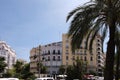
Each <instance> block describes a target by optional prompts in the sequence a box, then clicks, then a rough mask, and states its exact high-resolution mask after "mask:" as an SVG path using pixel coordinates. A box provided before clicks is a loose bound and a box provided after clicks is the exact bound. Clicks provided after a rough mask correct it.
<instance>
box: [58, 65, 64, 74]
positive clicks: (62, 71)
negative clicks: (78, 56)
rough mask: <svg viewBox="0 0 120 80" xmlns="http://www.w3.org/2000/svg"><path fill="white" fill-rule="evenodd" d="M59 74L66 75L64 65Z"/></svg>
mask: <svg viewBox="0 0 120 80" xmlns="http://www.w3.org/2000/svg"><path fill="white" fill-rule="evenodd" d="M59 74H65V66H63V65H61V66H60V68H59Z"/></svg>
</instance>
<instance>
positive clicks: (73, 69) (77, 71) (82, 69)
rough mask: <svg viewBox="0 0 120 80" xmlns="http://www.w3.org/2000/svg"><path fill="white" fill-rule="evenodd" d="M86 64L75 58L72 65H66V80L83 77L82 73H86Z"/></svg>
mask: <svg viewBox="0 0 120 80" xmlns="http://www.w3.org/2000/svg"><path fill="white" fill-rule="evenodd" d="M85 65H86V64H85V63H83V62H82V61H81V60H79V59H77V60H76V63H75V64H73V66H68V68H67V80H73V79H79V80H82V79H83V74H85V73H86V67H87V66H85Z"/></svg>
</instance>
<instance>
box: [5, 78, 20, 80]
mask: <svg viewBox="0 0 120 80" xmlns="http://www.w3.org/2000/svg"><path fill="white" fill-rule="evenodd" d="M7 80H19V79H18V78H7Z"/></svg>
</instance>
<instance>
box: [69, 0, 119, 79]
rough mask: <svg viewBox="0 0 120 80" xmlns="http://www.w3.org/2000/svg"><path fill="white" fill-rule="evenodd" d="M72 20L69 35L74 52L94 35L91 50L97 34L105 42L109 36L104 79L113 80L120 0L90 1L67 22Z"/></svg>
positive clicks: (71, 14)
mask: <svg viewBox="0 0 120 80" xmlns="http://www.w3.org/2000/svg"><path fill="white" fill-rule="evenodd" d="M70 18H73V19H72V21H71V25H70V28H69V31H68V35H69V37H71V45H72V50H75V49H76V48H79V47H80V44H81V43H82V40H83V38H85V37H86V40H88V39H89V37H90V36H91V34H92V39H91V40H90V44H89V49H90V50H91V49H92V46H91V45H92V42H93V40H94V38H95V36H96V34H97V33H99V32H101V36H102V41H103V42H104V38H105V37H106V34H107V33H108V34H109V41H108V44H107V52H106V65H105V75H104V79H105V80H113V65H114V55H115V31H116V30H119V29H118V28H119V26H120V0H90V1H89V2H88V3H86V4H84V6H79V7H77V8H76V9H74V10H73V11H71V12H70V13H69V15H68V16H67V21H68V20H69V19H70ZM103 42H102V43H103ZM86 44H87V43H86ZM86 48H88V47H86Z"/></svg>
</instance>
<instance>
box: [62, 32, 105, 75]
mask: <svg viewBox="0 0 120 80" xmlns="http://www.w3.org/2000/svg"><path fill="white" fill-rule="evenodd" d="M91 38H92V37H91V36H90V37H89V40H90V39H91ZM70 42H71V39H70V38H68V35H67V34H63V35H62V46H63V47H62V64H63V65H65V66H68V65H72V64H74V63H75V60H76V59H77V58H79V59H80V60H82V61H83V62H87V72H91V71H92V72H97V73H98V75H102V72H103V70H102V69H103V66H104V62H105V54H104V53H103V52H102V44H101V43H102V41H101V36H100V35H97V36H96V37H95V40H94V41H93V45H92V51H90V50H88V49H86V48H85V46H86V42H87V41H86V39H85V38H84V39H83V41H82V44H81V45H80V49H77V50H75V52H72V50H71V44H70ZM88 44H89V41H88Z"/></svg>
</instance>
